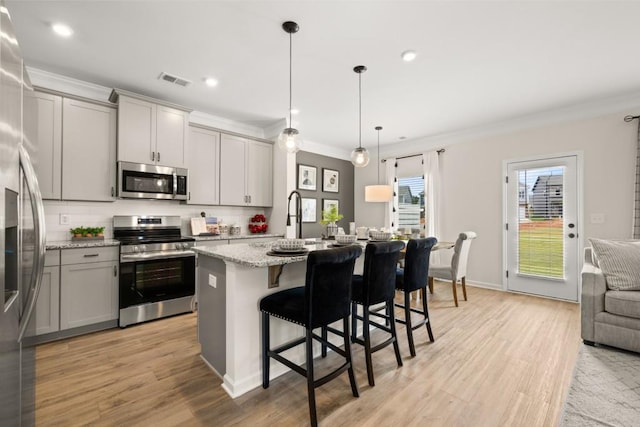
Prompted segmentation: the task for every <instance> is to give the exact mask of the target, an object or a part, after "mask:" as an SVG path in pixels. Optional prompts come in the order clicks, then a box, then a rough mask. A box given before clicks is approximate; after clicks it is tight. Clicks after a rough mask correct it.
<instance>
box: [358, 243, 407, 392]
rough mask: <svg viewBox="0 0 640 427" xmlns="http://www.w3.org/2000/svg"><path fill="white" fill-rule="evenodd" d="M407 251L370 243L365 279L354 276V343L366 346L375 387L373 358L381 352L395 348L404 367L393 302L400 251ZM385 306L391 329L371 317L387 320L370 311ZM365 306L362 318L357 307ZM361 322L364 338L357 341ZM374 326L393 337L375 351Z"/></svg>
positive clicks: (369, 369) (402, 246)
mask: <svg viewBox="0 0 640 427" xmlns="http://www.w3.org/2000/svg"><path fill="white" fill-rule="evenodd" d="M402 248H404V243H402V242H397V241H396V242H380V243H369V244H368V245H367V248H366V250H365V256H364V270H363V274H362V276H360V275H355V276H353V282H352V286H353V290H352V294H351V341H352V342H355V343H358V344H361V345H363V346H364V354H365V359H366V363H367V377H368V379H369V385H371V386H374V385H375V382H374V380H373V364H372V361H371V355H372V354H373V353H375V352H376V351H378V350H381V349H383V348H385V347H387V346H388V345H389V344H393V349H394V351H395V353H396V360H397V362H398V366H402V358H401V357H400V348H399V346H398V339H397V337H396V324H395V316H394V309H393V307H394V306H393V298H394V296H395V293H396V292H395V291H396V268H397V265H398V258H399V257H400V251H401V250H402ZM381 303H385V308H386V312H387V313H388V319H387V320H388V322H387V323H388V326H387V325H382V324H380V323H377V322H374V321H371V319H370V316H377V317H381V318H387V316H385V315H383V314H379V313H378V312H377V311H373V310H370V307H371V306H372V305H377V304H381ZM358 304H359V305H362V316H360V315H358V314H357V305H358ZM358 320H361V321H362V328H363V329H362V336H363V338H362V339H361V338H358V337H356V330H357V325H358V323H357V322H358ZM370 326H374V327H376V328H378V329H382V330H383V331H385V332H387V333H389V334H390V335H391V336H390V337H389V338H388V339H387V340H385V341H384V342H381V343H380V344H377V345H376V346H375V347H371V335H370V331H369V327H370Z"/></svg>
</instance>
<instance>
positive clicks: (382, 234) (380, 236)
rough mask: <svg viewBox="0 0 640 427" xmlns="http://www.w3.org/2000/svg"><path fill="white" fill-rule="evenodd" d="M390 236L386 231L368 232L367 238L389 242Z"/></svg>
mask: <svg viewBox="0 0 640 427" xmlns="http://www.w3.org/2000/svg"><path fill="white" fill-rule="evenodd" d="M391 236H392V233H390V232H388V231H369V237H370V238H371V240H377V241H386V240H390V239H391Z"/></svg>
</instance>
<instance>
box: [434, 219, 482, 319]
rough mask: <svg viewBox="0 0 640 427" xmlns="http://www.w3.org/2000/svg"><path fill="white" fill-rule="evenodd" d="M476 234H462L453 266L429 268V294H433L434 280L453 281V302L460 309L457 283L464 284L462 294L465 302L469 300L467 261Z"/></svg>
mask: <svg viewBox="0 0 640 427" xmlns="http://www.w3.org/2000/svg"><path fill="white" fill-rule="evenodd" d="M476 237H477V236H476V233H474V232H473V231H465V232H462V233H460V235H459V236H458V239H457V240H456V244H455V246H454V247H453V256H452V257H451V265H431V266H429V292H430V293H433V279H440V280H448V281H451V288H452V289H453V301H454V302H455V304H456V307H458V292H457V289H456V288H457V283H458V281H460V283H461V284H462V294H463V296H464V300H465V301H466V300H467V284H466V276H467V261H468V259H469V249H470V248H471V241H472V240H473V239H475V238H476Z"/></svg>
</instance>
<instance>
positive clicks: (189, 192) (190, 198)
mask: <svg viewBox="0 0 640 427" xmlns="http://www.w3.org/2000/svg"><path fill="white" fill-rule="evenodd" d="M189 200H191V191H189Z"/></svg>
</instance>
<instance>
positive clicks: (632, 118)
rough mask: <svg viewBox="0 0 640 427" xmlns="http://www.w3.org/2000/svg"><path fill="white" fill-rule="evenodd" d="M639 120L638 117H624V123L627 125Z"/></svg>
mask: <svg viewBox="0 0 640 427" xmlns="http://www.w3.org/2000/svg"><path fill="white" fill-rule="evenodd" d="M635 119H640V116H624V121H625V122H627V123H629V122H630V121H631V120H635Z"/></svg>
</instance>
